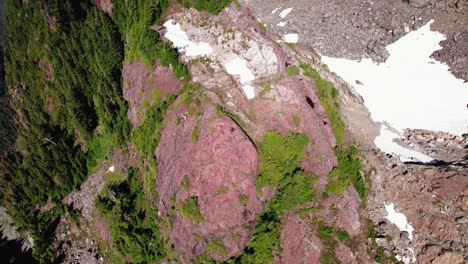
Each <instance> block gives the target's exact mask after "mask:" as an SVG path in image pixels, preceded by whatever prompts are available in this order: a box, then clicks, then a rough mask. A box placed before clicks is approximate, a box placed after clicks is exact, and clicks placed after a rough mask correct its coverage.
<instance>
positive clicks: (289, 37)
mask: <svg viewBox="0 0 468 264" xmlns="http://www.w3.org/2000/svg"><path fill="white" fill-rule="evenodd" d="M283 40H284V42H287V43H297V41H298V40H299V36H298V35H297V34H286V35H284V36H283Z"/></svg>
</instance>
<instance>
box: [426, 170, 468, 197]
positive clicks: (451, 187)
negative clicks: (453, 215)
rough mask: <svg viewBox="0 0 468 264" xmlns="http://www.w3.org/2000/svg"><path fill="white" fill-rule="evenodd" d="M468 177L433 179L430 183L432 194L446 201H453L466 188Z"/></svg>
mask: <svg viewBox="0 0 468 264" xmlns="http://www.w3.org/2000/svg"><path fill="white" fill-rule="evenodd" d="M467 176H468V175H455V176H453V177H450V176H448V177H444V178H438V179H435V180H434V181H433V182H432V188H433V189H434V194H435V195H437V196H438V197H441V198H442V199H444V200H446V201H450V200H453V199H455V198H457V197H458V196H459V195H461V194H462V193H463V191H464V190H466V189H467V188H468V177H467Z"/></svg>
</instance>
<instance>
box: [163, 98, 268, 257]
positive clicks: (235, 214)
mask: <svg viewBox="0 0 468 264" xmlns="http://www.w3.org/2000/svg"><path fill="white" fill-rule="evenodd" d="M186 108H187V107H186V106H185V105H182V106H181V107H179V108H178V109H176V110H174V111H170V112H169V113H168V115H167V116H168V118H167V122H166V126H165V128H164V129H163V131H162V134H161V141H160V143H159V146H158V149H157V152H156V156H157V159H158V174H157V182H158V187H157V191H158V195H159V197H160V203H159V209H160V211H161V212H162V213H163V214H165V215H166V214H167V213H168V212H169V210H170V206H169V200H170V199H171V198H172V197H175V201H176V203H175V204H176V205H175V207H176V212H179V211H180V206H181V203H183V202H184V201H186V200H187V199H188V198H190V197H193V196H197V197H198V204H199V209H200V213H201V215H202V216H203V221H200V222H199V223H197V222H196V221H194V220H191V219H187V218H184V217H183V216H182V215H180V214H179V213H177V214H176V216H175V217H174V218H173V219H172V220H171V222H172V228H171V229H170V230H169V231H168V233H169V235H170V237H171V239H172V241H173V242H174V246H175V248H176V249H177V250H179V251H181V252H183V253H184V255H185V256H187V257H189V258H194V257H196V256H198V255H201V254H203V253H204V252H205V246H206V245H207V244H208V243H210V241H213V240H216V241H218V242H219V241H222V243H223V244H224V247H225V249H226V252H225V253H226V254H225V255H224V254H221V253H219V252H218V253H216V252H211V253H210V254H211V256H212V257H214V258H215V259H218V260H222V259H225V258H227V257H230V256H233V255H235V254H237V253H239V252H240V251H241V250H242V249H243V247H244V246H245V245H246V244H247V242H248V239H249V236H250V233H251V230H252V228H253V227H254V225H255V218H256V216H257V215H258V214H259V213H260V212H261V211H262V203H261V201H260V200H259V199H258V198H257V195H256V185H255V184H256V177H257V165H258V154H257V151H256V149H255V146H254V145H253V144H252V142H251V141H250V139H249V138H248V137H247V136H246V135H245V134H244V132H243V131H242V130H241V129H240V128H239V127H238V125H237V124H236V123H235V122H234V121H232V120H231V119H230V118H228V117H221V118H218V117H216V110H215V109H214V107H213V106H212V105H203V106H202V108H203V110H204V111H205V112H204V114H203V115H202V116H201V117H200V118H199V119H198V121H197V120H196V117H195V116H190V115H189V116H187V117H186V118H185V119H183V120H182V121H181V123H180V124H179V125H176V124H175V119H176V118H177V117H181V116H186V115H185V114H184V112H185V110H186ZM194 129H197V130H198V131H199V132H198V133H199V139H198V140H197V141H195V142H194V140H193V137H192V135H193V131H194ZM187 179H188V180H187ZM182 181H184V184H183V185H184V186H182Z"/></svg>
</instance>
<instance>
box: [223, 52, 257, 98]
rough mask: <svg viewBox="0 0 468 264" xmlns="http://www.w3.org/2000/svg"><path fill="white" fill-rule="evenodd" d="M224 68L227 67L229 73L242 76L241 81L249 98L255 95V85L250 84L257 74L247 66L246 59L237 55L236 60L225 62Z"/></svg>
mask: <svg viewBox="0 0 468 264" xmlns="http://www.w3.org/2000/svg"><path fill="white" fill-rule="evenodd" d="M224 68H226V71H227V73H229V74H231V75H239V76H240V83H241V84H242V89H243V90H244V93H245V95H246V96H247V99H252V98H254V97H255V92H254V87H252V86H250V84H249V83H250V82H251V81H253V80H254V79H255V75H253V73H252V72H251V71H250V69H249V68H248V67H247V62H246V61H245V60H244V59H241V58H239V57H236V58H235V59H234V60H231V61H229V62H227V63H224Z"/></svg>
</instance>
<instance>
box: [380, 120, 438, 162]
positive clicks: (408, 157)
mask: <svg viewBox="0 0 468 264" xmlns="http://www.w3.org/2000/svg"><path fill="white" fill-rule="evenodd" d="M399 137H400V136H399V135H398V134H396V133H394V132H392V131H390V129H389V128H388V127H387V126H386V125H385V124H382V127H381V128H380V135H378V136H377V137H376V138H375V141H374V142H375V145H377V146H378V147H379V148H380V150H382V151H383V152H385V153H389V154H394V155H398V156H399V157H400V160H401V161H403V162H410V161H413V162H415V161H420V162H424V163H430V162H431V161H433V160H434V159H433V158H431V157H429V156H427V155H424V154H422V153H420V152H418V151H415V150H411V149H407V148H404V147H402V146H400V145H399V144H398V143H396V142H395V141H394V139H396V138H399Z"/></svg>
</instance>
